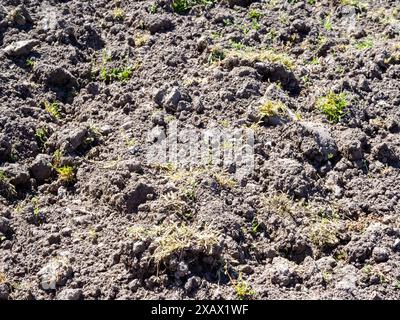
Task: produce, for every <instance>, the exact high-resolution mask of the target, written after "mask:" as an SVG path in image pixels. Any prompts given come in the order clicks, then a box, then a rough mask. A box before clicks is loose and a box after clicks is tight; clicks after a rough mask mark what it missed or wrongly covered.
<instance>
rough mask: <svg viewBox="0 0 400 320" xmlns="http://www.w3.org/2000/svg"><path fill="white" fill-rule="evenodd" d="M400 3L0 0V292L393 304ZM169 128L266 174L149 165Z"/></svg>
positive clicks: (398, 222) (398, 249)
mask: <svg viewBox="0 0 400 320" xmlns="http://www.w3.org/2000/svg"><path fill="white" fill-rule="evenodd" d="M399 10H400V6H399V2H398V1H396V0H386V1H365V0H354V1H347V0H343V1H333V0H321V1H320V0H314V1H313V0H309V1H302V0H298V1H296V0H294V1H286V0H271V1H260V2H255V1H252V0H226V1H218V2H216V3H214V4H213V3H211V1H210V3H209V4H205V5H204V4H200V5H195V6H193V7H192V8H191V9H190V10H189V11H187V12H185V13H181V14H179V13H176V12H174V11H173V10H172V9H171V2H170V1H169V0H143V1H128V0H126V1H123V0H121V1H118V0H116V1H109V0H92V1H83V0H47V1H41V0H40V1H39V0H1V1H0V71H1V72H0V110H1V112H0V299H165V298H169V299H205V298H207V299H236V298H242V299H399V298H400V184H399V179H400V171H399V169H400V138H399V132H400V81H399V79H400V37H399ZM349 17H350V18H349ZM352 23H353V24H352ZM329 92H333V93H336V94H340V93H341V92H344V93H345V94H346V99H347V101H348V106H347V107H346V108H345V112H344V114H343V115H342V117H341V118H340V120H339V121H338V122H334V121H329V119H328V118H327V116H326V115H325V114H324V113H323V112H321V109H320V108H318V107H317V102H318V101H319V100H318V99H319V98H320V97H324V96H325V95H327V94H328V93H329ZM265 99H267V100H269V101H275V102H276V101H280V102H281V103H283V104H284V105H285V106H286V107H287V109H285V110H284V111H282V112H280V113H279V114H278V115H275V116H274V117H272V118H274V119H265V117H264V119H258V118H259V117H258V116H257V113H256V114H254V110H256V111H257V108H258V107H259V106H260V105H261V104H262V101H265ZM173 120H176V121H177V122H178V127H181V128H192V129H196V130H197V129H198V130H203V129H207V128H209V127H211V126H212V125H215V124H217V125H220V126H221V127H228V128H241V127H245V128H249V129H250V128H251V129H252V130H254V132H255V149H254V150H255V168H254V171H253V172H251V173H250V174H248V175H247V176H244V177H241V178H240V179H236V178H235V175H234V173H235V167H234V166H233V167H232V166H230V167H229V168H224V167H220V168H218V167H217V168H213V169H212V170H208V169H207V168H202V167H199V168H195V169H193V170H186V169H185V168H176V167H174V166H172V165H169V164H168V163H159V162H158V161H157V160H158V159H154V161H153V162H152V161H148V159H146V157H145V154H146V150H147V149H148V148H150V146H151V143H152V141H150V140H149V139H148V134H147V133H148V132H154V133H155V134H156V133H157V130H159V129H163V128H165V127H166V126H167V125H168V123H170V122H171V121H173ZM269 120H271V121H269ZM152 130H153V131H152ZM150 160H151V159H150ZM68 169H72V172H67V171H68Z"/></svg>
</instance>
